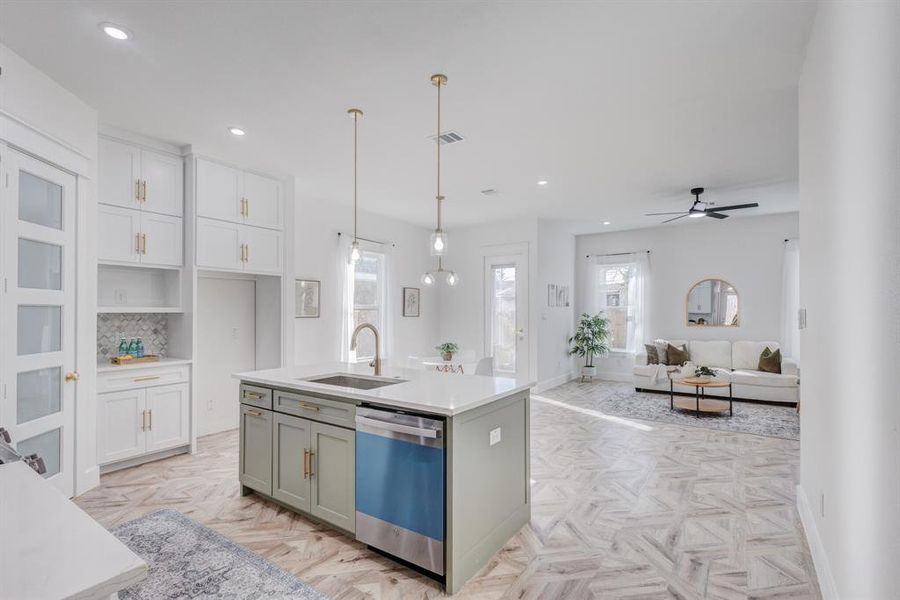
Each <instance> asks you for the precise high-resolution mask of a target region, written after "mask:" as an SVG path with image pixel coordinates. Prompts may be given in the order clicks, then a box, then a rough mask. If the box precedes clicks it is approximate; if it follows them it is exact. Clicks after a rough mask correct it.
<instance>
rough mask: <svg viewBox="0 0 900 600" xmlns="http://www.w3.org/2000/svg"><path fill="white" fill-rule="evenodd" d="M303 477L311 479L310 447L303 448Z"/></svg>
mask: <svg viewBox="0 0 900 600" xmlns="http://www.w3.org/2000/svg"><path fill="white" fill-rule="evenodd" d="M303 479H309V448H304V449H303Z"/></svg>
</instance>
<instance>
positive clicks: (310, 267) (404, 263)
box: [294, 186, 440, 364]
mask: <svg viewBox="0 0 900 600" xmlns="http://www.w3.org/2000/svg"><path fill="white" fill-rule="evenodd" d="M296 187H298V188H299V187H300V186H296ZM295 223H296V231H295V236H296V256H295V272H296V276H297V278H298V279H317V280H319V281H321V282H322V287H321V302H320V305H321V316H320V317H319V318H317V319H314V318H311V319H294V334H295V338H294V343H295V351H294V362H295V363H296V364H311V363H321V362H329V361H335V360H339V359H340V351H341V340H340V335H341V321H340V313H341V284H340V281H339V280H338V244H339V240H338V235H337V233H338V231H340V232H342V233H344V234H345V235H346V234H349V235H352V234H353V209H352V208H351V207H347V206H334V205H329V204H325V203H322V202H318V201H314V200H309V199H304V198H301V197H300V196H299V195H298V197H297V199H296V218H295ZM430 235H431V232H430V231H429V230H428V229H426V228H424V227H418V226H416V225H411V224H409V223H404V222H402V221H398V220H396V219H391V218H388V217H383V216H380V215H374V214H370V213H367V212H364V211H362V210H360V213H359V236H360V237H364V238H369V239H373V240H378V241H383V242H392V243H393V244H395V247H394V248H393V249H392V250H391V258H390V263H391V268H390V275H389V278H390V281H389V282H388V286H389V294H390V299H389V303H390V307H389V309H390V311H391V319H390V322H391V331H389V332H386V334H385V335H389V336H391V337H392V341H391V345H392V349H393V356H390V357H388V359H389V360H391V361H401V362H402V361H403V360H405V359H406V357H407V356H422V355H433V354H434V350H433V349H432V347H433V346H434V345H436V344H437V343H438V337H439V336H438V327H439V325H438V324H439V314H440V298H439V294H438V292H437V291H436V290H433V289H426V288H423V287H422V286H421V284H420V283H419V277H420V276H421V275H422V273H424V272H425V270H426V269H428V268H430V266H431V261H430V258H431V257H430V256H429V254H428V242H429V236H430ZM342 258H343V257H342ZM403 287H417V288H420V289H421V291H422V296H421V309H420V314H421V316H420V317H404V316H403V306H402V295H401V294H402V288H403Z"/></svg>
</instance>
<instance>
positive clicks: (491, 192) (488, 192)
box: [481, 188, 500, 196]
mask: <svg viewBox="0 0 900 600" xmlns="http://www.w3.org/2000/svg"><path fill="white" fill-rule="evenodd" d="M481 193H482V194H484V195H485V196H496V195H497V194H499V193H500V192H498V191H497V190H496V189H494V188H487V189H486V190H481Z"/></svg>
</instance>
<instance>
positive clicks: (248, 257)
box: [244, 244, 250, 262]
mask: <svg viewBox="0 0 900 600" xmlns="http://www.w3.org/2000/svg"><path fill="white" fill-rule="evenodd" d="M244 248H246V253H247V258H246V259H244V262H250V244H244Z"/></svg>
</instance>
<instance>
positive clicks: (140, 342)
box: [134, 338, 144, 358]
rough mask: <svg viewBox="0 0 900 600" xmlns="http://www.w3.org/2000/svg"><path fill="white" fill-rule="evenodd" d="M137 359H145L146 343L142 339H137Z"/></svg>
mask: <svg viewBox="0 0 900 600" xmlns="http://www.w3.org/2000/svg"><path fill="white" fill-rule="evenodd" d="M134 355H135V357H137V358H143V356H144V341H143V340H142V339H141V338H138V339H137V346H136V347H135V353H134Z"/></svg>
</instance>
